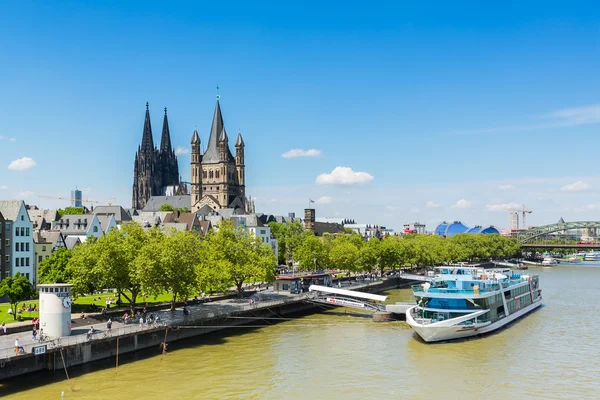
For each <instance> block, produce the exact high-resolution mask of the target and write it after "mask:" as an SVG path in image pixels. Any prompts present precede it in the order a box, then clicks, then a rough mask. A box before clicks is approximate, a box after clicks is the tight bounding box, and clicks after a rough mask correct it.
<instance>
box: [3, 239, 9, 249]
mask: <svg viewBox="0 0 600 400" xmlns="http://www.w3.org/2000/svg"><path fill="white" fill-rule="evenodd" d="M4 245H5V246H6V247H8V239H6V243H4Z"/></svg>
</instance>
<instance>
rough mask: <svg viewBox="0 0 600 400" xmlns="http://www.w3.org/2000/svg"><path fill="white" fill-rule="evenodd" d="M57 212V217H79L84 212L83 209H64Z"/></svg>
mask: <svg viewBox="0 0 600 400" xmlns="http://www.w3.org/2000/svg"><path fill="white" fill-rule="evenodd" d="M57 212H58V215H60V216H61V217H62V216H63V215H80V214H85V210H84V209H83V207H65V208H59V209H58V211H57Z"/></svg>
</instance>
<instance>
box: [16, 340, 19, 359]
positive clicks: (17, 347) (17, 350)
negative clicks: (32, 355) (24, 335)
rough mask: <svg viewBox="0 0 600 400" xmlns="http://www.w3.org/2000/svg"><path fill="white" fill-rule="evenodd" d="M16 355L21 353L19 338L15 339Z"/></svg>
mask: <svg viewBox="0 0 600 400" xmlns="http://www.w3.org/2000/svg"><path fill="white" fill-rule="evenodd" d="M15 355H17V356H18V355H19V338H16V339H15Z"/></svg>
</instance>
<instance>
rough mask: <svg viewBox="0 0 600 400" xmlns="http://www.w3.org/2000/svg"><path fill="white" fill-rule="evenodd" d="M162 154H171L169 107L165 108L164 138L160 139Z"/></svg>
mask: <svg viewBox="0 0 600 400" xmlns="http://www.w3.org/2000/svg"><path fill="white" fill-rule="evenodd" d="M160 151H161V153H171V151H172V150H171V134H170V132H169V120H168V119H167V107H165V118H164V119H163V128H162V137H161V139H160Z"/></svg>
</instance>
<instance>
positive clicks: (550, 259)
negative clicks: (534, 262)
mask: <svg viewBox="0 0 600 400" xmlns="http://www.w3.org/2000/svg"><path fill="white" fill-rule="evenodd" d="M556 264H558V260H557V259H556V258H554V257H550V256H546V257H544V259H543V260H542V265H543V266H548V265H556Z"/></svg>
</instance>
